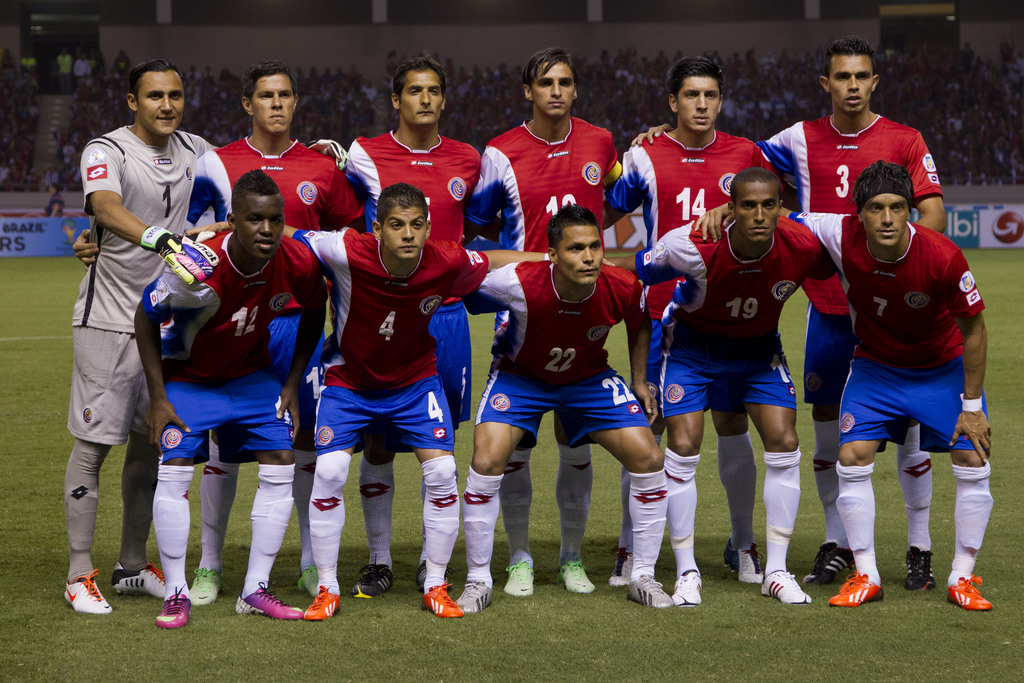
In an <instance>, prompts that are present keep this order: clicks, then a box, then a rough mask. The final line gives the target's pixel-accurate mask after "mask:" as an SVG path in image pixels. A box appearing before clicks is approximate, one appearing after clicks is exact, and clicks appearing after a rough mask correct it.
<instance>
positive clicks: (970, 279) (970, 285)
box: [960, 270, 975, 294]
mask: <svg viewBox="0 0 1024 683" xmlns="http://www.w3.org/2000/svg"><path fill="white" fill-rule="evenodd" d="M974 285H975V283H974V276H973V275H971V271H969V270H967V271H964V274H963V275H961V276H960V291H961V292H963V293H964V294H966V293H967V292H969V291H971V290H972V289H974Z"/></svg>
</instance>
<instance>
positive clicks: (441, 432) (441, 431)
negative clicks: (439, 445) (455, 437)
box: [434, 427, 448, 439]
mask: <svg viewBox="0 0 1024 683" xmlns="http://www.w3.org/2000/svg"><path fill="white" fill-rule="evenodd" d="M447 436H448V430H447V429H445V428H444V427H434V438H435V439H444V438H445V437H447Z"/></svg>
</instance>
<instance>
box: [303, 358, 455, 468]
mask: <svg viewBox="0 0 1024 683" xmlns="http://www.w3.org/2000/svg"><path fill="white" fill-rule="evenodd" d="M364 432H369V433H370V434H384V436H385V438H386V439H387V441H388V442H389V443H397V442H399V441H400V442H401V443H403V444H406V445H407V446H409V447H412V448H439V449H441V450H443V451H451V450H454V448H455V436H454V432H455V430H454V428H453V427H452V418H451V413H450V412H449V411H448V402H447V401H445V400H444V390H443V389H442V388H441V380H440V379H438V377H437V375H433V376H431V377H427V378H426V379H422V380H420V381H419V382H415V383H413V384H410V385H408V386H405V387H399V388H397V389H381V390H376V391H356V390H354V389H347V388H345V387H339V386H326V387H324V389H323V391H322V392H321V393H320V406H319V408H318V410H317V416H316V450H317V453H318V454H323V453H329V452H331V451H339V450H347V449H349V448H353V447H355V446H356V445H357V444H360V443H361V442H362V435H363V433H364Z"/></svg>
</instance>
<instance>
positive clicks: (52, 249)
mask: <svg viewBox="0 0 1024 683" xmlns="http://www.w3.org/2000/svg"><path fill="white" fill-rule="evenodd" d="M88 227H89V219H88V218H84V217H78V218H75V217H70V216H66V217H64V218H31V217H11V216H0V257H4V256H74V255H75V252H74V251H73V250H72V249H71V245H72V244H73V243H74V241H75V237H76V236H77V235H78V233H80V232H81V231H82V230H85V229H86V228H88Z"/></svg>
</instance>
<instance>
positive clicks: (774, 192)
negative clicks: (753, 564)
mask: <svg viewBox="0 0 1024 683" xmlns="http://www.w3.org/2000/svg"><path fill="white" fill-rule="evenodd" d="M779 190H780V187H779V181H778V179H777V178H776V177H775V176H774V175H773V174H772V172H771V171H768V170H767V169H764V168H759V167H751V168H746V169H744V170H742V171H740V172H739V173H738V174H736V177H735V178H733V181H732V190H731V200H730V202H729V204H730V208H731V210H732V211H733V213H734V215H735V221H734V222H733V223H732V224H731V225H729V226H727V227H726V228H725V231H724V233H723V234H724V235H725V237H724V238H723V239H721V240H719V241H718V242H717V243H713V242H711V241H710V240H702V239H701V238H700V232H699V231H698V230H694V231H693V232H691V231H689V230H686V229H682V228H680V229H677V230H673V231H672V232H670V233H669V234H668V235H666V236H665V237H664V238H663V239H661V240H659V241H658V242H657V243H656V244H654V245H653V246H651V247H649V248H648V249H646V250H644V251H642V252H640V253H638V254H637V255H636V258H635V261H634V259H633V258H632V257H622V258H619V259H611V260H612V262H613V263H616V264H617V265H622V266H624V267H627V268H629V269H631V270H634V269H635V271H636V272H637V274H638V275H639V276H640V279H641V280H643V281H644V283H645V284H648V285H653V284H656V283H658V282H664V281H668V280H674V279H676V278H679V277H685V279H686V280H685V283H680V284H677V285H676V291H675V293H674V294H673V301H672V303H671V304H670V305H669V307H668V308H666V310H665V315H664V317H663V318H662V326H663V329H664V336H663V338H662V349H663V350H664V351H665V360H664V364H663V366H662V380H661V386H662V395H661V398H662V412H663V413H664V415H665V422H666V426H667V428H668V440H669V448H668V450H667V451H666V452H665V474H666V476H667V478H668V491H669V496H668V526H669V534H670V535H671V537H672V539H673V546H674V547H676V548H677V551H676V563H677V565H678V566H677V568H676V572H677V577H678V578H677V580H676V586H675V591H674V594H673V596H672V598H673V601H674V602H675V604H677V605H680V606H691V605H697V604H700V602H701V587H702V584H701V578H700V571H699V570H698V568H697V564H696V561H695V560H694V557H693V540H694V517H695V512H696V508H697V489H696V481H695V479H694V475H695V473H696V468H697V463H698V462H699V461H700V445H701V440H702V438H703V434H704V410H706V409H707V408H711V409H712V410H719V411H730V412H734V411H735V406H738V405H742V406H743V407H744V408H745V409H746V412H747V414H748V415H750V418H751V420H753V422H754V426H755V427H756V428H757V431H758V433H759V434H760V435H761V441H762V442H763V443H764V447H765V452H764V463H765V478H764V505H765V511H766V517H767V522H768V524H767V534H766V541H767V543H766V546H767V553H766V559H765V565H764V580H763V582H762V584H761V594H762V595H768V596H771V597H773V598H775V599H777V600H780V601H782V602H784V603H788V604H805V603H809V602H810V601H811V598H810V597H809V596H808V595H806V594H805V593H804V592H803V591H802V590H800V587H799V585H798V584H797V582H796V580H795V579H794V578H793V575H792V574H790V573H789V572H788V571H787V570H786V552H787V550H788V548H789V539H790V537H791V535H792V533H793V526H794V524H795V522H796V512H797V507H798V505H799V503H800V446H799V443H798V441H797V434H796V390H795V389H794V387H793V383H792V380H791V379H790V377H789V371H788V369H787V367H786V360H785V356H784V355H783V352H782V344H781V342H780V339H779V333H778V323H779V315H780V314H781V313H782V306H783V304H784V303H785V302H786V300H787V299H789V297H790V296H791V295H792V294H793V292H795V291H796V288H797V287H799V286H800V285H801V283H802V282H803V281H804V279H806V278H808V277H813V278H825V277H829V276H831V275H832V274H833V273H834V272H835V268H834V266H833V265H832V262H831V261H830V260H829V258H828V255H827V254H826V252H825V250H824V249H823V248H822V247H821V244H816V243H815V242H817V240H816V239H815V238H814V235H812V234H811V233H810V232H809V231H808V230H805V229H804V228H802V227H801V226H799V225H796V224H794V223H793V222H792V221H789V220H788V219H785V218H780V217H779V212H780V210H781V205H780V203H779ZM713 386H714V389H713V390H712V387H713ZM634 554H635V551H634Z"/></svg>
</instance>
